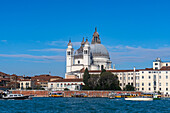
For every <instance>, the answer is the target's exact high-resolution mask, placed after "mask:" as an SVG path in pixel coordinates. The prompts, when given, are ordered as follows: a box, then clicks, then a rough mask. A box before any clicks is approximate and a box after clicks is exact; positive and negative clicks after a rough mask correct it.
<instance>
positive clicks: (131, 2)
mask: <svg viewBox="0 0 170 113" xmlns="http://www.w3.org/2000/svg"><path fill="white" fill-rule="evenodd" d="M169 6H170V1H169V0H84V1H82V0H15V1H14V0H1V1H0V71H1V72H5V73H8V74H17V75H26V76H34V75H39V74H48V73H49V72H51V74H52V75H57V76H61V77H64V74H65V64H66V63H65V51H66V48H67V43H68V41H69V39H71V41H72V43H73V47H74V49H75V50H76V49H78V48H79V47H80V42H81V41H82V38H83V37H85V38H88V40H89V41H90V42H91V40H92V35H93V32H94V31H95V27H97V30H98V32H99V35H100V39H101V43H102V44H103V45H104V46H105V47H106V48H107V50H108V51H109V54H110V58H111V61H112V62H113V64H115V67H116V69H132V68H133V67H134V66H135V67H136V68H137V69H143V68H148V67H152V61H153V60H154V59H155V58H157V57H160V58H161V59H162V60H163V61H170V45H169V43H170V13H169V12H170V7H169Z"/></svg>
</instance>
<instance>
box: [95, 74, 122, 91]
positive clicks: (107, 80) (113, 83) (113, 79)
mask: <svg viewBox="0 0 170 113" xmlns="http://www.w3.org/2000/svg"><path fill="white" fill-rule="evenodd" d="M97 88H98V89H100V90H121V88H120V86H119V80H118V77H117V75H114V74H112V73H111V72H103V73H101V76H100V79H99V81H98V87H97Z"/></svg>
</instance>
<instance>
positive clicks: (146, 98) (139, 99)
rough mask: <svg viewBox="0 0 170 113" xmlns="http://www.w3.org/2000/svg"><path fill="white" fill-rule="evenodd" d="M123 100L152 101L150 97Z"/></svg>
mask: <svg viewBox="0 0 170 113" xmlns="http://www.w3.org/2000/svg"><path fill="white" fill-rule="evenodd" d="M125 100H130V101H153V98H152V97H132V98H125Z"/></svg>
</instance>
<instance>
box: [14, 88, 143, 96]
mask: <svg viewBox="0 0 170 113" xmlns="http://www.w3.org/2000/svg"><path fill="white" fill-rule="evenodd" d="M50 92H51V91H44V90H12V93H14V94H24V95H34V97H48V95H49V93H50ZM60 92H62V93H63V96H64V97H71V95H72V94H75V93H76V94H81V93H85V94H87V95H88V97H108V94H109V93H110V92H112V91H86V90H85V91H83V90H82V91H60ZM114 92H115V93H130V94H141V92H139V91H114Z"/></svg>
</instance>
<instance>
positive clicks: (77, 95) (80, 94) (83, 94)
mask: <svg viewBox="0 0 170 113" xmlns="http://www.w3.org/2000/svg"><path fill="white" fill-rule="evenodd" d="M71 97H88V95H87V94H86V93H74V94H71Z"/></svg>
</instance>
